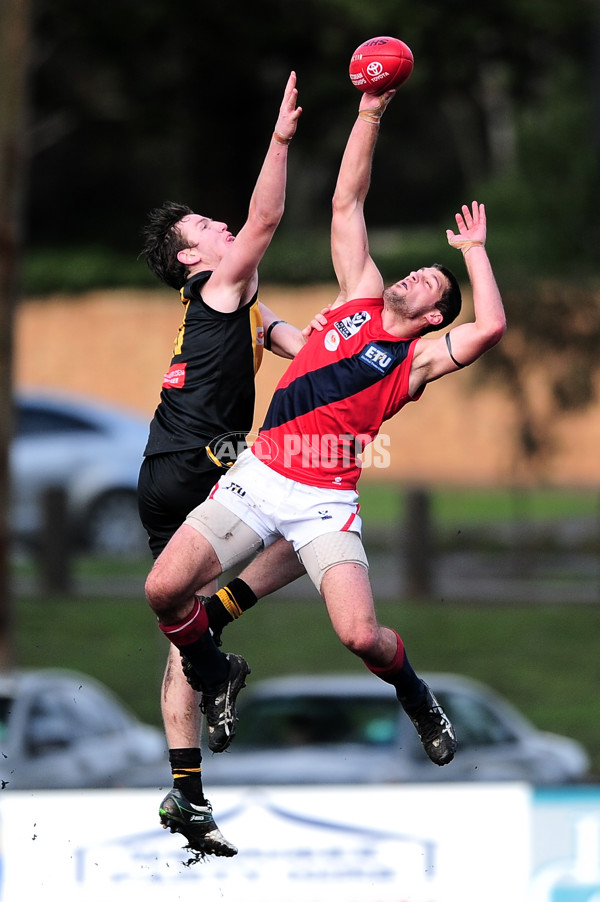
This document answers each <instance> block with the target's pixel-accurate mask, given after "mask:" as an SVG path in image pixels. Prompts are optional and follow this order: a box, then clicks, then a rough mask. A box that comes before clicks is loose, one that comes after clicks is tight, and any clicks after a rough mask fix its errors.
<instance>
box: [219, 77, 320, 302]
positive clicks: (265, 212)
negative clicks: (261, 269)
mask: <svg viewBox="0 0 600 902" xmlns="http://www.w3.org/2000/svg"><path fill="white" fill-rule="evenodd" d="M297 98H298V91H297V90H296V74H295V72H292V73H291V74H290V77H289V79H288V82H287V85H286V88H285V92H284V95H283V100H282V102H281V107H280V110H279V116H278V118H277V123H276V125H275V132H274V134H273V136H272V138H271V141H270V144H269V148H268V150H267V155H266V157H265V160H264V162H263V165H262V168H261V170H260V173H259V176H258V179H257V182H256V185H255V187H254V191H253V192H252V197H251V199H250V206H249V209H248V218H247V219H246V222H245V223H244V225H243V226H242V228H241V229H240V232H239V234H238V235H237V237H236V239H235V241H234V242H233V243H232V245H231V247H230V249H229V250H228V252H227V253H226V254H225V256H224V257H223V259H222V260H221V262H220V263H219V265H218V266H217V268H216V269H215V271H214V272H213V275H212V276H211V277H210V279H209V280H208V282H207V284H206V286H205V288H204V291H203V297H204V299H205V301H206V303H208V304H210V305H211V306H213V307H215V308H217V309H219V310H222V311H224V312H230V311H232V310H236V309H237V308H238V307H239V306H240V305H241V304H245V303H247V302H248V301H249V300H250V298H251V297H252V295H253V294H254V292H255V290H256V286H257V284H258V275H257V268H258V265H259V263H260V261H261V260H262V258H263V256H264V253H265V251H266V250H267V248H268V246H269V244H270V243H271V239H272V238H273V235H274V234H275V230H276V228H277V226H278V225H279V222H280V220H281V217H282V215H283V210H284V205H285V190H286V181H287V155H288V143H289V140H291V138H292V137H293V135H294V134H295V132H296V125H297V122H298V118H299V116H300V114H301V112H302V108H301V107H297V106H296V102H297ZM286 142H288V143H286Z"/></svg>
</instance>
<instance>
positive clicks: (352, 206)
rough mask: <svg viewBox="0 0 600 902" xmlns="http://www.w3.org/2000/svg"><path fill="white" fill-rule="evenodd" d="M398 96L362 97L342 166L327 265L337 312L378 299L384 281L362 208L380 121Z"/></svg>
mask: <svg viewBox="0 0 600 902" xmlns="http://www.w3.org/2000/svg"><path fill="white" fill-rule="evenodd" d="M395 93H396V92H395V91H387V92H386V93H385V94H383V95H382V96H381V97H376V96H374V95H372V94H363V95H362V97H361V101H360V107H359V113H358V118H357V119H356V121H355V123H354V125H353V127H352V131H351V132H350V136H349V138H348V142H347V144H346V148H345V150H344V155H343V157H342V162H341V164H340V171H339V174H338V179H337V183H336V186H335V192H334V195H333V204H332V218H331V259H332V261H333V267H334V270H335V274H336V277H337V280H338V283H339V294H338V297H337V299H336V301H335V302H334V304H333V305H332V306H334V307H337V306H339V305H340V304H343V303H344V302H345V301H349V300H352V299H353V298H356V297H378V296H379V295H381V292H382V291H383V279H382V277H381V274H380V272H379V270H378V269H377V267H376V265H375V263H374V262H373V259H372V257H371V255H370V252H369V240H368V235H367V227H366V223H365V215H364V205H365V200H366V197H367V194H368V191H369V186H370V184H371V168H372V164H373V153H374V151H375V145H376V143H377V137H378V134H379V125H380V122H381V117H382V115H383V113H384V111H385V108H386V106H387V105H388V103H389V102H390V100H391V99H392V97H393V96H394V94H395Z"/></svg>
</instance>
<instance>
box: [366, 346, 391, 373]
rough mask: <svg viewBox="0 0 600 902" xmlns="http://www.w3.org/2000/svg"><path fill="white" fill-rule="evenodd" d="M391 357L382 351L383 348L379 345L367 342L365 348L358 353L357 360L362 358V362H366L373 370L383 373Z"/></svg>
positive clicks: (386, 369) (387, 367)
mask: <svg viewBox="0 0 600 902" xmlns="http://www.w3.org/2000/svg"><path fill="white" fill-rule="evenodd" d="M392 359H393V358H392V357H391V356H390V355H389V354H388V353H387V351H384V350H383V348H380V347H379V345H376V344H374V343H373V342H371V344H368V345H367V346H366V348H364V350H363V351H362V353H361V354H360V355H359V360H362V361H363V362H364V363H368V364H369V366H372V367H373V369H374V370H377V371H378V372H379V373H383V374H385V373H386V372H387V371H388V370H389V367H390V364H391V363H392Z"/></svg>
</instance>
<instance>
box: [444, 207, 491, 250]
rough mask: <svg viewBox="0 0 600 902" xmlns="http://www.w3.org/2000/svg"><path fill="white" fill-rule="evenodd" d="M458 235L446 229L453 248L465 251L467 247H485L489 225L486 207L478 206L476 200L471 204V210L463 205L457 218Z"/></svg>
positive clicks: (449, 242)
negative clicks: (477, 245)
mask: <svg viewBox="0 0 600 902" xmlns="http://www.w3.org/2000/svg"><path fill="white" fill-rule="evenodd" d="M455 219H456V225H457V226H458V234H456V233H455V232H453V231H452V229H446V238H447V239H448V244H449V245H450V246H451V247H455V248H457V250H463V249H464V248H465V246H466V245H469V246H470V247H472V246H473V244H479V245H481V246H484V245H485V240H486V236H487V225H486V219H485V206H484V205H483V204H478V203H477V201H476V200H474V201H473V203H472V204H471V209H469V208H468V207H467V205H466V204H463V207H462V213H457V214H456V216H455Z"/></svg>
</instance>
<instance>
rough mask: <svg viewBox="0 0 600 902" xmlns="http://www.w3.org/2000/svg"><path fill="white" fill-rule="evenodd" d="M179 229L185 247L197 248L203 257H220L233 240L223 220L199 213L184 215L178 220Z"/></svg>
mask: <svg viewBox="0 0 600 902" xmlns="http://www.w3.org/2000/svg"><path fill="white" fill-rule="evenodd" d="M179 231H180V233H181V237H182V238H183V240H184V241H185V242H186V245H187V247H193V248H198V250H199V251H200V253H201V255H202V257H204V258H211V257H213V256H217V257H218V258H221V257H222V256H223V254H224V253H225V250H226V248H227V246H228V245H229V244H231V242H232V241H235V237H234V236H233V235H232V234H231V232H230V231H229V230H228V228H227V224H226V223H225V222H219V221H218V220H216V219H209V218H208V217H207V216H201V215H200V214H199V213H190V214H189V216H184V217H183V219H182V220H180V222H179Z"/></svg>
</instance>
